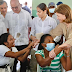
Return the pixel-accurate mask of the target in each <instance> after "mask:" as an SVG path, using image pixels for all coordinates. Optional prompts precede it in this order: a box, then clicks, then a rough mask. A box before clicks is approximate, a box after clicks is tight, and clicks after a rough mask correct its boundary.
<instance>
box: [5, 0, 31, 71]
mask: <svg viewBox="0 0 72 72" xmlns="http://www.w3.org/2000/svg"><path fill="white" fill-rule="evenodd" d="M10 4H11V8H12V11H11V12H9V13H7V14H6V17H5V20H6V26H7V28H8V31H9V33H10V34H11V35H12V36H13V37H14V38H15V39H16V40H15V46H16V47H17V49H18V50H22V49H23V48H26V47H27V46H28V44H29V38H28V27H31V25H32V19H31V16H30V14H29V13H28V12H27V11H25V10H23V9H21V7H20V3H19V1H18V0H11V1H10ZM26 64H27V60H26V61H25V62H24V63H21V69H20V72H26ZM14 72H15V71H14Z"/></svg>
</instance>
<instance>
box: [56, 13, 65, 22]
mask: <svg viewBox="0 0 72 72" xmlns="http://www.w3.org/2000/svg"><path fill="white" fill-rule="evenodd" d="M56 15H57V19H58V20H59V21H60V22H63V21H64V20H65V19H66V17H65V15H63V14H60V13H57V12H56Z"/></svg>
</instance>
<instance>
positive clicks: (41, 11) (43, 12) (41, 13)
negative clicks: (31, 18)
mask: <svg viewBox="0 0 72 72" xmlns="http://www.w3.org/2000/svg"><path fill="white" fill-rule="evenodd" d="M37 15H38V16H39V17H40V18H43V17H44V16H45V15H46V10H44V11H43V10H41V9H40V8H39V7H37Z"/></svg>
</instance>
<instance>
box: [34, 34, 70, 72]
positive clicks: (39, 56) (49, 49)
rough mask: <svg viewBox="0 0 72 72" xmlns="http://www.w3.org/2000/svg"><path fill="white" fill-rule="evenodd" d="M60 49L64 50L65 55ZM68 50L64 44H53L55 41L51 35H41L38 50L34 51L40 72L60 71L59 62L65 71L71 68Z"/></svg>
mask: <svg viewBox="0 0 72 72" xmlns="http://www.w3.org/2000/svg"><path fill="white" fill-rule="evenodd" d="M62 50H64V51H65V53H66V57H65V56H64V54H63V52H62ZM69 51H70V48H66V46H64V47H61V46H59V45H56V46H55V42H54V40H53V38H52V36H51V35H49V34H45V35H43V36H42V37H41V39H40V44H39V46H38V51H36V52H35V57H36V60H37V62H38V64H39V68H40V72H62V71H61V64H62V65H63V68H64V69H65V70H66V71H68V70H71V60H70V55H69Z"/></svg>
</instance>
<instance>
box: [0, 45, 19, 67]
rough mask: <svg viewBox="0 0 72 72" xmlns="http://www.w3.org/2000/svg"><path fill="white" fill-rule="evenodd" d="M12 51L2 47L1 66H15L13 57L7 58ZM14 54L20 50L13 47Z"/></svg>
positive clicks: (0, 46) (0, 53)
mask: <svg viewBox="0 0 72 72" xmlns="http://www.w3.org/2000/svg"><path fill="white" fill-rule="evenodd" d="M8 51H10V49H9V48H8V47H6V46H5V45H0V66H3V65H6V64H9V65H10V66H12V65H13V63H14V59H15V58H11V57H5V53H6V52H8ZM12 52H18V50H17V49H16V48H15V47H12Z"/></svg>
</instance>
